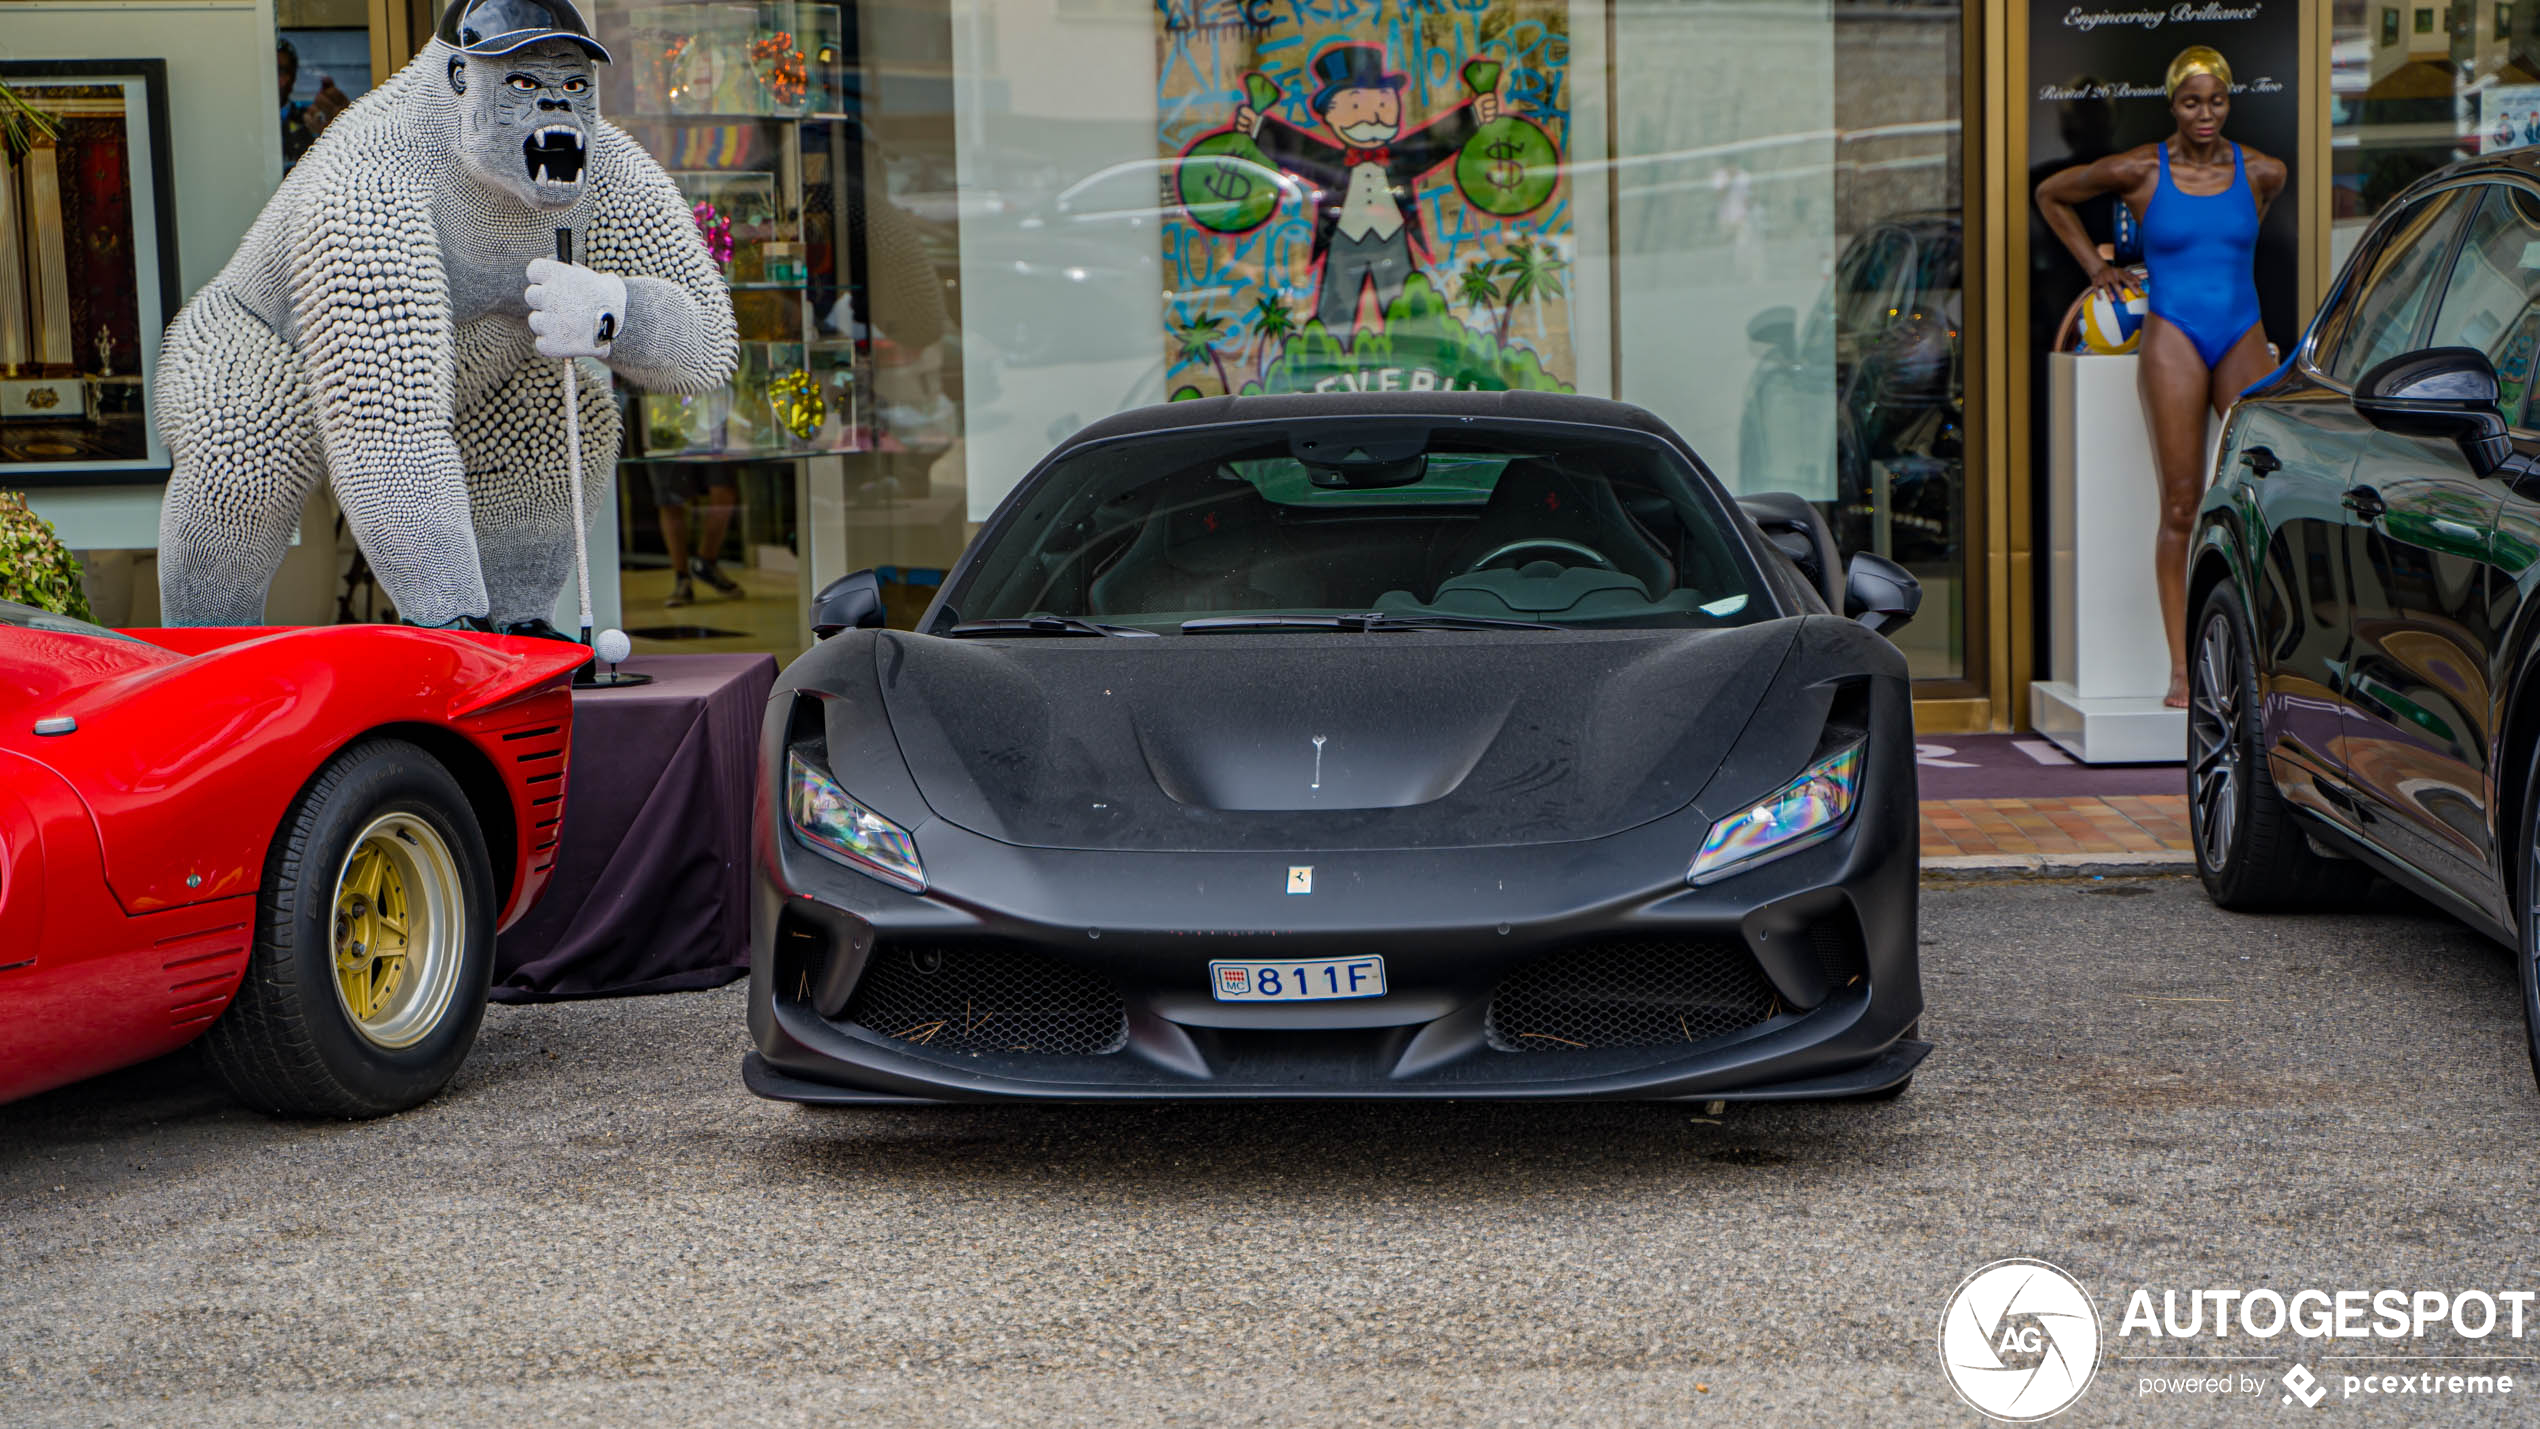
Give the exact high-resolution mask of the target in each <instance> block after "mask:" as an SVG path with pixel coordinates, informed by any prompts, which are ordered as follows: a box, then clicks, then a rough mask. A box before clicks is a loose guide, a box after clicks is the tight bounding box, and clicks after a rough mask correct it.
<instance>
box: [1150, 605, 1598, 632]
mask: <svg viewBox="0 0 2540 1429" xmlns="http://www.w3.org/2000/svg"><path fill="white" fill-rule="evenodd" d="M1560 628H1561V627H1560V626H1558V625H1546V624H1544V623H1543V622H1542V621H1540V620H1509V619H1506V618H1504V617H1502V616H1496V615H1436V614H1403V615H1397V614H1395V613H1393V612H1391V611H1384V610H1370V611H1367V612H1365V613H1363V614H1359V615H1208V616H1202V617H1201V618H1199V619H1197V620H1185V621H1183V622H1182V633H1183V634H1185V635H1207V634H1211V633H1213V632H1217V631H1222V630H1354V631H1365V630H1558V629H1560Z"/></svg>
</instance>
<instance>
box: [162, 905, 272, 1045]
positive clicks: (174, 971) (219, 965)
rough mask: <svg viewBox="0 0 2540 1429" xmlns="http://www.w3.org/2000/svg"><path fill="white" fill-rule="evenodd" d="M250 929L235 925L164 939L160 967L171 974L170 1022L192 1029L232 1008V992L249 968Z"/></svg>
mask: <svg viewBox="0 0 2540 1429" xmlns="http://www.w3.org/2000/svg"><path fill="white" fill-rule="evenodd" d="M248 934H249V928H248V925H247V924H245V923H231V924H228V925H226V926H223V927H219V928H200V929H197V930H195V931H193V932H190V933H179V934H176V935H175V936H173V937H167V938H161V939H160V940H159V941H158V942H157V943H156V944H155V945H154V946H156V947H157V948H158V950H159V968H160V970H161V971H163V972H165V973H166V974H167V975H168V1022H169V1024H170V1025H171V1026H176V1027H191V1026H194V1025H195V1024H197V1023H202V1022H209V1021H211V1020H212V1019H213V1018H215V1017H218V1016H219V1015H220V1011H221V1009H222V1008H223V1007H226V1006H228V1005H229V992H230V989H231V988H233V987H236V986H237V985H238V977H239V974H240V973H242V972H244V971H246V968H247V940H248Z"/></svg>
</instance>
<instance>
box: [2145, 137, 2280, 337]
mask: <svg viewBox="0 0 2540 1429" xmlns="http://www.w3.org/2000/svg"><path fill="white" fill-rule="evenodd" d="M2159 148H2160V151H2161V180H2160V183H2159V184H2158V185H2157V186H2155V187H2154V188H2153V190H2152V202H2151V203H2149V204H2147V205H2145V206H2144V209H2143V267H2144V271H2145V275H2146V276H2147V277H2149V278H2150V279H2151V288H2152V315H2153V316H2154V317H2157V318H2160V319H2161V320H2162V321H2164V322H2167V323H2168V324H2169V325H2170V326H2172V327H2174V328H2177V329H2178V330H2179V331H2180V332H2183V333H2185V334H2187V340H2188V341H2190V342H2192V343H2195V344H2196V355H2197V356H2199V357H2202V358H2203V359H2205V366H2206V368H2207V369H2208V370H2211V369H2212V368H2213V367H2215V366H2216V365H2217V364H2219V363H2220V362H2221V361H2222V359H2223V354H2224V353H2226V352H2229V351H2231V345H2232V344H2233V343H2236V342H2238V341H2240V335H2241V334H2242V333H2245V332H2247V331H2248V330H2249V329H2251V328H2253V327H2256V326H2257V325H2258V284H2257V279H2256V278H2255V277H2254V276H2252V265H2253V264H2254V263H2255V262H2256V260H2257V255H2258V196H2257V194H2256V192H2255V191H2254V190H2252V189H2251V188H2250V187H2249V166H2248V162H2247V160H2245V159H2244V158H2243V157H2242V155H2241V153H2240V146H2239V145H2237V144H2234V145H2232V146H2231V187H2230V188H2227V189H2224V190H2223V191H2222V192H2221V193H2218V194H2191V193H2187V192H2185V191H2183V190H2181V189H2180V188H2179V186H2178V185H2177V184H2175V183H2173V182H2171V181H2170V146H2169V141H2167V140H2163V141H2162V142H2161V144H2160V145H2159Z"/></svg>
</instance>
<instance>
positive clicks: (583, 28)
mask: <svg viewBox="0 0 2540 1429" xmlns="http://www.w3.org/2000/svg"><path fill="white" fill-rule="evenodd" d="M439 35H440V38H441V42H442V43H443V44H445V45H448V46H449V47H450V48H452V49H454V50H457V51H458V52H459V53H460V54H463V55H479V56H493V55H507V54H510V53H511V52H512V51H514V50H517V49H521V48H524V47H526V46H529V45H534V44H536V43H538V42H539V41H540V40H571V41H573V42H574V43H575V44H577V45H580V46H581V47H582V48H583V49H585V50H588V51H589V52H590V54H591V58H593V59H595V60H598V61H600V62H601V63H603V64H606V63H608V61H609V52H608V50H607V49H606V48H604V47H603V46H602V45H601V44H600V42H599V41H598V40H595V39H593V38H591V27H590V26H589V25H586V24H584V23H583V22H582V13H581V12H580V11H578V10H576V9H574V8H573V0H450V8H449V9H447V10H444V11H442V12H441V28H440V31H439Z"/></svg>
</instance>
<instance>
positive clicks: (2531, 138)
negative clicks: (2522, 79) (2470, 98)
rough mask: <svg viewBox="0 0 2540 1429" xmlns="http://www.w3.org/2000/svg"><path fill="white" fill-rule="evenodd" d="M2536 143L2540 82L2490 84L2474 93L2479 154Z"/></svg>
mask: <svg viewBox="0 0 2540 1429" xmlns="http://www.w3.org/2000/svg"><path fill="white" fill-rule="evenodd" d="M2533 144H2540V84H2499V85H2492V86H2490V87H2488V88H2487V89H2486V90H2484V91H2482V92H2481V93H2480V94H2479V96H2478V145H2479V152H2480V153H2482V154H2501V153H2503V152H2504V151H2506V150H2507V149H2521V148H2527V147H2529V146H2531V145H2533Z"/></svg>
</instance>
